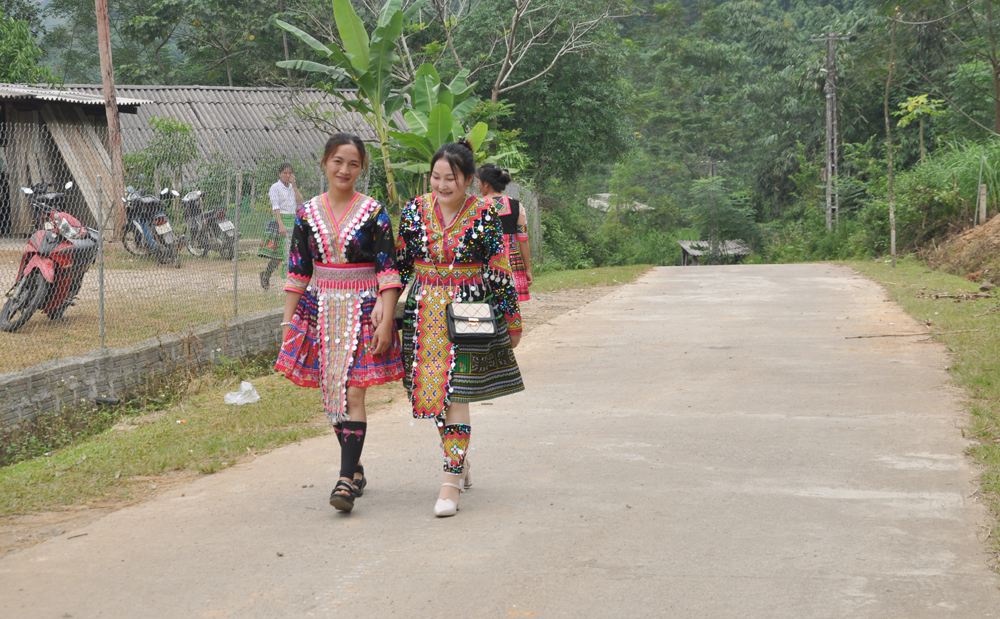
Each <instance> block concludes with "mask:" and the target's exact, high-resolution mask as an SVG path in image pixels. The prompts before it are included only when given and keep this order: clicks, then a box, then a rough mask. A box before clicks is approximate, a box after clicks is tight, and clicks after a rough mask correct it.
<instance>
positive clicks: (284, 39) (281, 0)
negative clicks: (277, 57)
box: [278, 0, 292, 79]
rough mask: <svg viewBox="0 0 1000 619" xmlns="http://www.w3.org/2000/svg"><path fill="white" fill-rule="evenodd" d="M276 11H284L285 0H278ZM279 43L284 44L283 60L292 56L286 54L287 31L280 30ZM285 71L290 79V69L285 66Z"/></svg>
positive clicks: (287, 59)
mask: <svg viewBox="0 0 1000 619" xmlns="http://www.w3.org/2000/svg"><path fill="white" fill-rule="evenodd" d="M278 11H280V12H282V13H284V12H285V0H278ZM281 44H282V45H284V46H285V61H289V60H291V59H292V57H291V56H290V55H289V54H288V33H287V32H285V31H284V30H282V31H281ZM285 73H286V74H287V75H288V79H292V70H291V69H290V68H288V67H285Z"/></svg>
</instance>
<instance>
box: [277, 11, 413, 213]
mask: <svg viewBox="0 0 1000 619" xmlns="http://www.w3.org/2000/svg"><path fill="white" fill-rule="evenodd" d="M332 2H333V16H334V20H335V21H336V23H337V32H338V33H339V34H340V41H341V45H332V46H327V45H324V44H323V43H321V42H320V41H318V40H316V39H315V38H314V37H313V36H312V35H310V34H308V33H306V32H304V31H302V30H300V29H298V28H296V27H295V26H293V25H291V24H289V23H286V22H283V21H280V20H278V21H277V22H276V23H277V25H278V27H279V28H281V29H283V30H286V31H288V32H290V33H292V34H294V35H295V36H297V37H298V38H299V39H300V40H301V41H302V42H303V43H305V44H306V45H308V46H309V47H310V48H312V49H313V50H314V51H316V53H318V54H319V55H320V56H322V57H323V58H325V59H327V60H329V61H331V62H332V64H329V65H327V64H322V63H319V62H313V61H311V60H284V61H281V62H279V63H277V64H278V66H279V67H282V68H287V69H296V70H299V71H306V72H309V73H317V74H320V75H321V76H323V79H324V80H325V81H324V84H325V86H324V90H326V91H327V92H330V93H331V94H333V95H335V96H337V97H339V98H340V99H341V100H342V101H343V103H344V106H345V107H346V108H347V109H350V110H352V111H355V112H357V113H358V114H361V115H362V116H363V117H364V119H365V120H366V121H367V122H368V124H370V125H371V126H372V128H373V129H375V133H376V134H377V135H378V140H379V146H380V147H381V150H382V158H383V161H384V162H385V172H386V176H387V180H388V185H389V187H388V189H389V200H390V202H398V196H397V192H396V183H395V179H394V178H393V173H392V162H391V160H390V158H389V139H390V137H389V131H390V128H397V129H398V127H396V126H395V123H394V122H393V121H392V115H393V114H394V113H395V112H397V111H399V110H400V109H402V108H403V104H404V102H405V98H404V94H403V93H402V92H399V91H393V89H392V65H393V63H394V62H395V61H396V54H395V49H396V42H397V41H398V40H399V37H400V35H402V32H403V24H404V23H406V22H407V21H409V20H410V19H412V17H413V15H414V14H415V13H416V10H417V8H419V7H420V5H421V4H422V2H416V3H414V4H412V5H410V7H408V8H407V10H406V11H405V12H404V11H403V10H402V1H401V0H389V1H388V2H386V4H385V6H383V7H382V10H381V11H380V12H379V16H378V22H377V23H376V26H375V30H374V31H372V33H371V37H370V38H369V36H368V32H366V31H365V27H364V24H363V23H362V21H361V18H360V17H358V14H357V13H356V12H355V10H354V7H353V6H351V0H332ZM343 82H347V83H349V84H351V85H352V86H353V90H354V92H355V93H356V94H355V95H353V96H352V95H349V94H345V93H343V92H341V91H340V90H338V89H337V88H336V87H335V85H336V84H337V83H343Z"/></svg>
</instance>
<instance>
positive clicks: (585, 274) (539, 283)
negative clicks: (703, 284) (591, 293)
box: [531, 264, 653, 292]
mask: <svg viewBox="0 0 1000 619" xmlns="http://www.w3.org/2000/svg"><path fill="white" fill-rule="evenodd" d="M651 268H653V267H652V266H651V265H648V264H633V265H628V266H620V267H600V268H596V269H577V270H573V271H552V272H550V273H543V274H541V275H539V276H537V277H535V281H534V283H533V284H532V286H531V292H554V291H557V290H566V289H570V288H586V287H589V286H614V285H615V284H628V283H631V282H634V281H635V280H636V279H637V278H638V277H639V276H640V275H642V274H643V273H645V272H646V271H648V270H650V269H651Z"/></svg>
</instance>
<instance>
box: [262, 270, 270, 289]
mask: <svg viewBox="0 0 1000 619" xmlns="http://www.w3.org/2000/svg"><path fill="white" fill-rule="evenodd" d="M260 287H261V288H263V289H264V290H265V291H267V290H270V289H271V278H270V277H268V276H266V275H265V274H264V272H263V271H261V273H260Z"/></svg>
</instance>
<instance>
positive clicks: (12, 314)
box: [0, 271, 49, 333]
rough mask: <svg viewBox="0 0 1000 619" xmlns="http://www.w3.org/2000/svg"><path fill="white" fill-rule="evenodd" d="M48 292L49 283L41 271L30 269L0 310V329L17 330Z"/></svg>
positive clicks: (40, 303) (29, 317) (43, 300)
mask: <svg viewBox="0 0 1000 619" xmlns="http://www.w3.org/2000/svg"><path fill="white" fill-rule="evenodd" d="M48 294H49V283H48V282H47V281H45V278H44V277H42V272H41V271H32V272H31V273H29V274H28V276H27V277H25V278H24V279H23V280H22V281H21V284H20V285H19V286H18V287H17V291H16V292H15V293H14V296H12V297H11V298H10V299H8V300H7V302H6V303H4V306H3V309H2V310H0V329H2V330H4V331H7V332H8V333H11V332H14V331H17V330H18V329H20V328H21V327H23V326H24V323H26V322H28V320H30V319H31V315H32V314H34V313H35V310H37V309H38V308H39V307H41V305H42V303H44V302H45V298H46V297H47V296H48Z"/></svg>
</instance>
